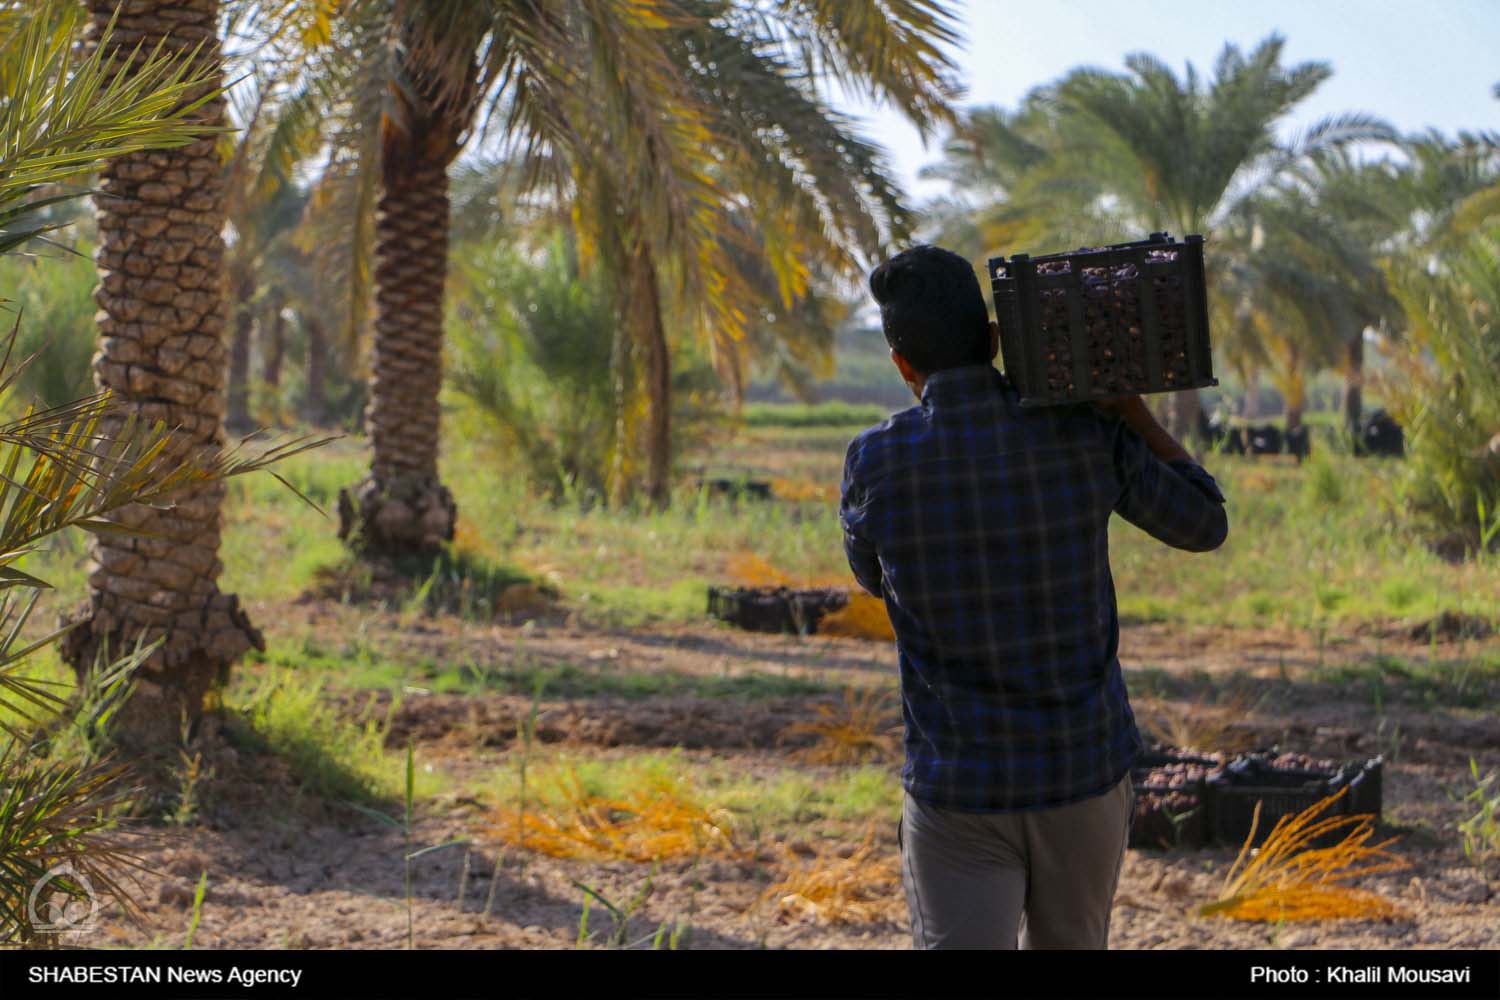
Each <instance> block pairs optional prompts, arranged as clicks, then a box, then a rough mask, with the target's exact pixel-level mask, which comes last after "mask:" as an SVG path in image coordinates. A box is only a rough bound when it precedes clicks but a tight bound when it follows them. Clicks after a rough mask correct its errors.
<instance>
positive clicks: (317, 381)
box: [302, 316, 328, 427]
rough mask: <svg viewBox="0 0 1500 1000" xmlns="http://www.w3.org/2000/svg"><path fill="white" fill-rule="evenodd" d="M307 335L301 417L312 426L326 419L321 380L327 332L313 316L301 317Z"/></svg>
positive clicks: (326, 360) (325, 355)
mask: <svg viewBox="0 0 1500 1000" xmlns="http://www.w3.org/2000/svg"><path fill="white" fill-rule="evenodd" d="M302 324H303V326H304V327H305V333H306V335H307V356H306V358H305V359H304V361H303V365H304V368H305V369H306V373H307V376H306V377H307V396H306V398H305V399H304V400H303V403H302V407H303V412H302V418H303V419H304V420H306V421H307V422H308V423H310V424H312V425H313V426H314V427H321V426H323V424H324V423H325V422H326V421H327V419H328V403H327V401H326V395H325V392H324V387H323V382H324V379H325V378H326V377H327V371H328V334H327V331H325V330H324V329H323V324H322V322H321V321H320V320H318V318H317V317H315V316H305V317H303V320H302Z"/></svg>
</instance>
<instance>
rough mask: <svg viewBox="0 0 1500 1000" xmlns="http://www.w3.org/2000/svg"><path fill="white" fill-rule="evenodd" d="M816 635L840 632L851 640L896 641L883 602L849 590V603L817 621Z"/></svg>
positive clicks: (889, 617)
mask: <svg viewBox="0 0 1500 1000" xmlns="http://www.w3.org/2000/svg"><path fill="white" fill-rule="evenodd" d="M818 634H819V635H842V636H847V637H849V638H851V639H876V640H880V641H884V642H895V641H896V629H895V627H894V626H892V625H891V616H890V614H889V612H887V611H886V609H885V602H884V601H882V600H881V599H880V598H878V597H874V596H872V595H870V594H865V593H859V592H852V593H850V594H849V603H848V604H846V605H844V606H843V607H842V608H840V609H839V610H837V611H830V612H829V613H828V614H826V615H824V616H823V617H822V618H820V619H819V620H818Z"/></svg>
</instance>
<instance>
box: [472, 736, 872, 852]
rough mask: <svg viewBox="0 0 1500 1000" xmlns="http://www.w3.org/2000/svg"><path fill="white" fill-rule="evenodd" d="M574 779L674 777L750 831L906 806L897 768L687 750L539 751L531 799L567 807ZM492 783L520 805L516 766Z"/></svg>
mask: <svg viewBox="0 0 1500 1000" xmlns="http://www.w3.org/2000/svg"><path fill="white" fill-rule="evenodd" d="M511 756H512V757H513V758H514V757H515V756H516V752H514V751H513V752H512V755H511ZM573 778H576V779H577V787H578V788H579V789H581V790H582V792H583V793H584V794H586V795H594V796H599V797H601V798H613V799H627V798H629V797H630V796H631V794H632V793H633V792H634V791H637V790H639V789H642V788H646V787H650V786H651V785H652V784H655V783H658V782H671V783H674V784H675V785H676V786H677V787H679V788H682V789H684V790H685V791H686V792H687V793H688V794H689V795H690V796H691V797H693V798H695V799H696V800H698V801H699V802H701V803H702V804H704V805H706V806H709V807H716V808H722V809H726V810H728V811H729V812H730V813H731V814H733V815H734V816H735V817H737V819H738V820H739V822H738V823H737V827H738V829H739V833H740V834H741V835H742V836H751V837H754V836H755V835H756V834H757V832H760V833H763V832H765V831H779V832H782V833H789V832H794V831H799V830H805V829H806V828H807V827H809V826H816V825H818V824H821V823H832V824H840V825H845V824H860V825H863V824H865V823H870V822H881V821H890V822H894V821H895V818H896V816H897V815H899V813H900V810H901V795H902V792H901V781H900V776H899V774H898V773H897V771H896V769H895V768H894V767H878V766H865V767H854V768H841V769H808V768H805V767H802V768H799V767H793V766H787V767H777V766H768V767H764V768H757V769H756V772H755V773H753V774H747V773H746V771H745V768H744V764H743V762H742V761H725V760H720V759H715V758H712V757H704V756H700V755H693V754H689V753H686V752H684V751H680V750H671V751H652V752H642V753H631V754H625V755H620V754H610V755H608V756H585V755H582V754H578V753H574V752H567V751H557V752H553V751H545V750H543V751H533V753H532V755H531V758H530V759H529V761H528V762H527V778H526V796H527V801H528V802H532V803H536V804H537V805H538V806H539V807H540V808H542V809H558V808H561V807H563V806H564V805H566V797H565V794H564V789H565V787H567V785H568V782H571V780H572V779H573ZM487 788H488V790H489V791H490V792H491V794H493V795H494V796H495V797H496V799H497V802H498V804H499V805H500V806H501V808H503V809H512V808H515V806H516V805H517V803H518V802H519V801H520V775H519V769H518V767H517V765H516V764H514V763H513V764H509V765H507V766H504V767H502V768H499V769H497V770H496V771H495V772H494V774H493V776H492V777H491V779H490V780H489V781H488V782H487Z"/></svg>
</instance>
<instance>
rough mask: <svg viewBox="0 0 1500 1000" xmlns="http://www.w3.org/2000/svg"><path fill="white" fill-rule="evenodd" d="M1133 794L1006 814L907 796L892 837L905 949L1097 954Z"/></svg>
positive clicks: (1119, 788) (1120, 791)
mask: <svg viewBox="0 0 1500 1000" xmlns="http://www.w3.org/2000/svg"><path fill="white" fill-rule="evenodd" d="M1134 810H1135V790H1134V789H1133V788H1132V787H1131V784H1130V775H1128V774H1127V775H1126V776H1125V778H1124V780H1122V781H1121V782H1120V783H1119V784H1118V785H1116V786H1115V787H1114V788H1112V789H1110V790H1109V791H1107V792H1105V793H1104V794H1102V795H1096V796H1094V797H1093V798H1090V799H1084V800H1083V801H1081V802H1074V803H1070V804H1069V805H1065V806H1058V807H1057V808H1054V809H1037V810H1028V811H1024V812H1008V813H970V812H957V811H954V810H948V809H939V808H937V807H935V806H932V805H929V804H927V803H924V802H921V801H919V800H917V799H914V798H912V797H911V796H910V795H907V796H906V802H905V804H904V806H903V808H902V813H901V825H900V826H899V827H898V828H897V839H898V840H899V841H900V844H901V881H902V884H903V885H904V886H905V889H906V905H907V907H908V908H909V909H910V910H911V933H912V942H913V944H914V945H915V947H917V948H918V949H926V948H993V949H1015V948H1027V949H1031V948H1104V947H1105V946H1106V944H1107V942H1108V940H1109V911H1110V908H1111V906H1112V905H1113V903H1114V897H1115V886H1116V885H1117V884H1118V883H1119V879H1120V865H1121V862H1122V861H1123V860H1124V857H1125V841H1126V837H1127V834H1128V832H1129V829H1130V817H1131V814H1132V813H1133V812H1134Z"/></svg>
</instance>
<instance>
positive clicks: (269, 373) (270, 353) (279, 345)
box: [261, 294, 286, 411]
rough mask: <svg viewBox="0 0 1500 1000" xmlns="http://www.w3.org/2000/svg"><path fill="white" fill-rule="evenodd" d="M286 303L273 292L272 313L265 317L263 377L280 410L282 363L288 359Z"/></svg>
mask: <svg viewBox="0 0 1500 1000" xmlns="http://www.w3.org/2000/svg"><path fill="white" fill-rule="evenodd" d="M284 306H285V303H284V302H283V301H282V299H281V296H280V295H279V294H273V295H272V296H271V301H270V309H269V311H270V315H269V316H268V317H263V318H264V319H265V320H266V325H265V327H264V331H265V333H266V335H267V338H266V339H267V343H266V349H265V357H266V364H265V367H264V368H263V369H262V370H261V378H262V380H264V381H265V383H266V388H267V389H268V390H270V394H271V398H272V399H273V400H274V401H275V402H276V406H277V409H278V411H279V409H280V406H281V365H282V362H283V361H285V360H286V316H285V315H284V314H283V313H282V309H283V308H284Z"/></svg>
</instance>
